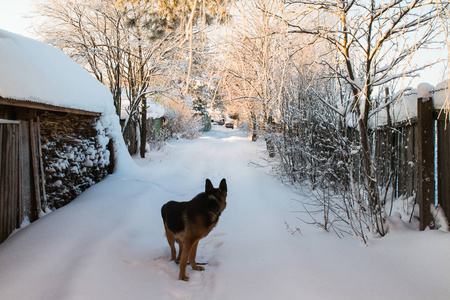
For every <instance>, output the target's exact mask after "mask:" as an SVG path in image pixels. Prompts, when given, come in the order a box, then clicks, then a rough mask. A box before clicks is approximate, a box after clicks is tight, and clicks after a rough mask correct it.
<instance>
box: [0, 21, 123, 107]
mask: <svg viewBox="0 0 450 300" xmlns="http://www.w3.org/2000/svg"><path fill="white" fill-rule="evenodd" d="M0 98H3V100H4V101H5V99H9V101H10V102H14V100H18V101H24V103H23V106H26V105H28V104H30V103H34V104H41V105H42V107H48V108H55V107H62V108H67V109H73V110H76V111H87V112H93V113H101V114H103V113H105V112H106V111H107V110H108V111H109V110H114V106H113V100H112V95H111V93H110V91H109V89H108V88H107V87H105V86H104V85H103V84H102V83H101V82H99V81H98V80H97V79H96V78H94V77H93V76H92V75H91V74H89V73H88V72H87V71H86V70H84V69H83V68H82V67H80V66H79V65H78V64H77V63H76V62H74V61H73V60H72V59H71V58H70V57H68V56H67V55H66V54H64V53H63V52H62V51H61V50H59V49H57V48H55V47H52V46H50V45H47V44H45V43H42V42H39V41H36V40H33V39H30V38H27V37H24V36H21V35H18V34H14V33H11V32H9V31H6V30H2V29H0ZM17 103H18V102H16V104H17Z"/></svg>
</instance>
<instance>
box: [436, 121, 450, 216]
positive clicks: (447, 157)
mask: <svg viewBox="0 0 450 300" xmlns="http://www.w3.org/2000/svg"><path fill="white" fill-rule="evenodd" d="M446 123H447V122H445V121H437V131H438V132H437V136H438V140H437V142H438V144H437V157H438V163H437V172H438V176H437V180H438V184H437V187H438V203H439V204H440V206H441V207H442V209H443V210H444V213H445V216H446V217H447V219H448V220H450V184H449V183H450V129H449V127H448V123H447V128H446Z"/></svg>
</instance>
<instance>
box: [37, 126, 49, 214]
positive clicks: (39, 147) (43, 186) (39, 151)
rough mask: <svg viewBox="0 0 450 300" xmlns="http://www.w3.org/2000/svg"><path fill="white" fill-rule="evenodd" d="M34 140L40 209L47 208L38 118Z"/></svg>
mask: <svg viewBox="0 0 450 300" xmlns="http://www.w3.org/2000/svg"><path fill="white" fill-rule="evenodd" d="M36 138H37V148H38V158H39V170H40V172H39V173H40V174H39V175H40V179H41V189H42V190H41V192H42V204H41V205H42V207H46V206H47V196H46V193H45V176H44V163H43V162H42V144H41V130H40V122H39V117H37V121H36Z"/></svg>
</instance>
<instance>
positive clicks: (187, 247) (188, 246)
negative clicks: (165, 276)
mask: <svg viewBox="0 0 450 300" xmlns="http://www.w3.org/2000/svg"><path fill="white" fill-rule="evenodd" d="M193 244H194V243H193V241H192V240H190V239H185V240H184V243H183V251H181V260H180V276H179V279H180V280H184V281H188V280H189V277H187V276H186V266H187V263H188V259H189V254H190V253H191V250H192V246H193Z"/></svg>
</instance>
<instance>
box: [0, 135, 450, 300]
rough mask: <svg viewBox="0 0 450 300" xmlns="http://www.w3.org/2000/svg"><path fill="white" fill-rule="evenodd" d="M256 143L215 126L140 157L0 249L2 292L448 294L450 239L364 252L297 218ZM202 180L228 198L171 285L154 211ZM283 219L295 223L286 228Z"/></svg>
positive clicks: (389, 240) (406, 235)
mask: <svg viewBox="0 0 450 300" xmlns="http://www.w3.org/2000/svg"><path fill="white" fill-rule="evenodd" d="M259 151H261V149H260V148H258V147H257V145H256V144H254V143H252V142H250V141H249V140H248V139H247V138H246V137H245V136H244V135H243V134H242V133H241V132H240V131H238V130H227V129H225V128H221V127H214V130H213V131H212V132H209V133H207V134H206V135H205V136H204V137H202V138H201V139H199V140H195V141H174V142H173V143H172V144H171V146H170V147H169V148H167V149H165V151H162V152H157V153H151V155H149V158H147V159H136V162H137V163H138V164H139V165H140V166H141V167H142V168H140V169H139V170H136V169H134V168H130V170H128V172H120V173H116V174H114V175H113V176H110V177H109V178H107V179H106V180H104V181H103V182H101V183H100V184H98V185H96V186H94V187H93V188H91V189H89V190H88V191H87V192H85V193H84V194H83V195H81V196H80V197H79V198H78V199H77V200H75V201H74V202H72V203H71V204H70V205H68V206H66V207H64V208H62V209H60V210H58V211H56V212H54V213H51V214H49V215H47V216H46V217H44V218H42V219H41V220H39V221H38V222H35V223H33V224H32V225H31V226H28V227H26V228H25V229H23V230H21V231H19V232H18V233H17V234H15V235H14V236H12V237H10V238H9V239H8V240H7V241H6V242H5V243H3V244H2V245H0V299H2V300H13V299H21V300H22V299H23V300H26V299H43V300H44V299H45V300H49V299H50V300H51V299H55V300H63V299H64V300H65V299H96V300H97V299H105V300H106V299H108V300H109V299H195V300H197V299H198V300H202V299H205V300H206V299H209V300H212V299H227V300H228V299H230V300H235V299H250V300H251V299H258V300H260V299H449V295H450V285H448V270H449V269H450V258H449V255H448V253H449V249H450V236H449V234H446V233H442V232H412V231H408V230H406V229H402V228H401V224H400V225H399V227H398V228H397V229H398V230H397V231H395V232H394V233H392V234H390V235H389V236H387V237H386V238H383V239H378V240H377V239H372V240H371V241H372V242H371V246H370V247H365V246H362V245H361V244H360V242H359V241H358V240H356V239H352V238H346V239H342V240H339V239H338V238H336V237H335V236H334V235H332V234H326V233H323V232H320V231H318V230H317V229H315V228H312V227H307V226H304V225H302V223H300V222H299V221H298V220H296V218H295V217H296V215H295V214H293V213H291V211H293V210H295V209H296V207H295V201H292V199H298V196H297V195H295V194H294V193H293V192H292V191H291V190H290V189H289V188H288V187H286V186H283V185H282V184H280V183H279V182H278V181H277V180H276V179H274V178H272V177H270V176H268V175H267V174H265V173H264V171H263V170H262V169H260V168H255V167H252V166H249V162H251V161H252V160H254V159H256V157H258V156H260V154H261V153H259ZM206 178H210V179H211V180H212V182H213V184H214V185H215V186H217V185H218V183H219V181H220V179H222V178H226V179H227V182H228V189H229V193H228V199H227V202H228V205H227V208H226V210H225V211H224V212H223V214H222V217H221V219H220V221H219V224H218V226H217V227H216V228H215V229H214V230H213V231H212V232H211V233H210V235H209V236H207V237H206V238H205V239H204V240H202V241H201V242H200V244H199V250H198V261H200V262H207V263H208V265H206V271H204V272H197V271H192V270H191V268H190V267H188V268H187V270H188V276H190V277H191V279H190V281H189V282H188V283H186V282H182V281H179V280H177V278H178V266H177V265H176V264H175V263H173V262H170V261H168V257H169V246H168V244H167V242H166V239H165V237H164V234H163V231H164V230H163V226H162V221H161V216H160V207H161V205H162V204H164V203H165V202H167V201H168V200H179V201H183V200H190V199H191V198H192V197H193V196H195V195H196V194H197V193H199V192H201V191H202V189H203V188H204V180H205V179H206ZM285 222H288V223H289V224H292V226H293V227H295V226H300V225H301V226H302V233H303V235H299V234H296V235H291V234H290V233H289V232H288V231H287V230H286V225H285Z"/></svg>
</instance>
